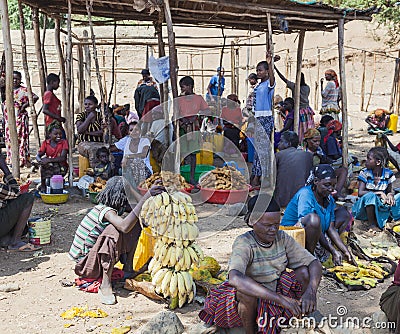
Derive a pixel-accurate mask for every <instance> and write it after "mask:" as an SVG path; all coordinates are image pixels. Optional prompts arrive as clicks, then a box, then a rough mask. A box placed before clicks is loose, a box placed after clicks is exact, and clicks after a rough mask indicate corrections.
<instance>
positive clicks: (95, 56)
mask: <svg viewBox="0 0 400 334" xmlns="http://www.w3.org/2000/svg"><path fill="white" fill-rule="evenodd" d="M86 11H87V14H88V19H89V27H90V32H91V35H92V47H93V59H94V64H95V68H96V76H97V84H98V86H99V92H100V101H101V102H100V109H101V112H102V114H103V117H104V122H105V123H106V124H107V125H108V127H105V128H104V140H106V139H107V138H108V134H109V135H110V136H111V132H110V131H109V128H110V126H111V123H110V122H109V117H108V116H109V115H108V110H106V108H105V101H104V99H105V95H104V90H103V84H102V82H101V73H100V66H99V59H98V57H97V47H96V36H95V34H94V29H93V20H92V7H91V5H90V2H89V0H86Z"/></svg>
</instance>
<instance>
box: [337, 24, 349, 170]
mask: <svg viewBox="0 0 400 334" xmlns="http://www.w3.org/2000/svg"><path fill="white" fill-rule="evenodd" d="M338 48H339V72H340V85H341V91H342V126H343V136H342V152H343V153H342V156H343V166H344V167H346V168H347V166H348V157H349V140H348V134H349V120H348V113H347V89H346V69H345V65H346V58H345V53H344V19H343V18H342V19H339V20H338Z"/></svg>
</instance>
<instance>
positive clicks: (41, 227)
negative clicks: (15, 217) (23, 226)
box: [28, 219, 51, 245]
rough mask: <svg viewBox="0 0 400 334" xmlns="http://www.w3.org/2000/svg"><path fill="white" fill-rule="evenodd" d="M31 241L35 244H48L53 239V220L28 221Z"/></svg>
mask: <svg viewBox="0 0 400 334" xmlns="http://www.w3.org/2000/svg"><path fill="white" fill-rule="evenodd" d="M28 227H29V229H28V231H29V242H30V243H31V244H34V245H47V244H49V243H50V239H51V220H40V219H39V220H34V221H28Z"/></svg>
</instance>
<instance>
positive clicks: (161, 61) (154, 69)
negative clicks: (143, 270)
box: [149, 56, 169, 84]
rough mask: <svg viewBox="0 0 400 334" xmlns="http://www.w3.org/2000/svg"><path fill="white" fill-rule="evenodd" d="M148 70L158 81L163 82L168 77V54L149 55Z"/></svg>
mask: <svg viewBox="0 0 400 334" xmlns="http://www.w3.org/2000/svg"><path fill="white" fill-rule="evenodd" d="M149 70H150V73H151V74H152V75H153V77H154V79H155V80H156V81H157V82H158V83H160V84H161V83H164V82H166V81H167V80H168V79H169V56H165V57H161V58H158V59H156V58H154V57H153V56H150V57H149Z"/></svg>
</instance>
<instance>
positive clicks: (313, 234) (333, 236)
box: [281, 165, 354, 265]
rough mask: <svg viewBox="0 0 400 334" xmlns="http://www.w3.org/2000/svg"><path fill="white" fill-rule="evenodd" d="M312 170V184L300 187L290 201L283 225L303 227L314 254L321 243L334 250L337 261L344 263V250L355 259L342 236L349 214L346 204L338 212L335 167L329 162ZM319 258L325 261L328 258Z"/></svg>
mask: <svg viewBox="0 0 400 334" xmlns="http://www.w3.org/2000/svg"><path fill="white" fill-rule="evenodd" d="M312 173H313V174H312V175H313V177H312V182H311V184H310V185H307V186H305V187H303V188H301V189H300V190H299V191H298V192H297V193H296V195H294V197H293V198H292V199H291V201H290V202H289V204H288V206H287V208H286V210H285V214H284V216H283V218H282V221H281V225H282V226H295V225H296V226H299V225H300V226H302V227H304V230H305V232H306V248H307V250H308V251H309V252H310V253H311V254H314V252H315V250H316V247H317V244H318V243H319V248H323V249H324V250H326V251H327V252H329V253H330V254H332V260H333V262H334V264H335V265H340V264H341V263H342V253H343V255H344V256H345V257H346V258H347V260H349V261H351V262H354V260H353V257H352V255H351V253H350V252H349V250H348V249H347V247H346V246H345V245H344V244H343V242H342V240H341V239H340V236H339V234H340V233H341V232H343V231H344V229H345V228H346V226H347V225H348V223H349V218H350V216H349V214H348V212H347V210H346V209H345V208H343V207H341V208H338V209H337V210H336V212H335V206H336V205H335V200H334V199H333V197H332V196H331V193H332V191H333V190H334V189H335V185H336V182H337V180H336V175H335V171H334V169H333V168H332V167H331V166H330V165H318V166H315V167H314V169H313V172H312ZM334 246H336V247H337V249H338V250H337V249H336V248H335V247H334ZM320 260H322V262H323V261H324V260H326V258H324V259H320Z"/></svg>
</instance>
